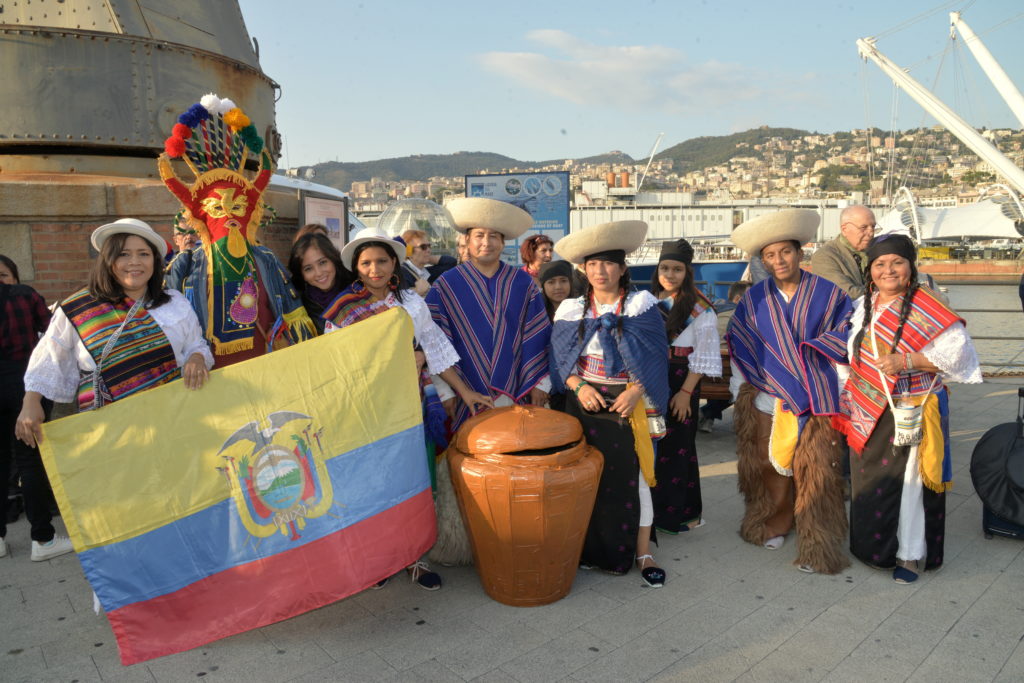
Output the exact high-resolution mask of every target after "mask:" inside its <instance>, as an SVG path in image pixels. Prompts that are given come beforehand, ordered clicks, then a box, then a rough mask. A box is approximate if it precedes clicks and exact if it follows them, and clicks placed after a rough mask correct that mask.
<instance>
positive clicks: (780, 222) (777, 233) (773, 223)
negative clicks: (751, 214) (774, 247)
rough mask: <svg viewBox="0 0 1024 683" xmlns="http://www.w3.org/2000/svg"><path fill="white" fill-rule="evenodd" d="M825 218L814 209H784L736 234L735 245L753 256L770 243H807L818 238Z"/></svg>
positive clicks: (752, 220) (746, 223)
mask: <svg viewBox="0 0 1024 683" xmlns="http://www.w3.org/2000/svg"><path fill="white" fill-rule="evenodd" d="M820 222H821V219H820V218H819V217H818V213H817V212H816V211H812V210H810V209H783V210H781V211H775V212H773V213H768V214H765V215H763V216H758V217H757V218H753V219H751V220H749V221H747V222H745V223H743V224H742V225H740V226H739V227H738V228H736V229H735V230H733V231H732V235H731V237H732V242H733V244H735V245H736V246H737V247H739V248H740V249H742V250H743V251H745V252H747V253H748V254H750V255H752V256H759V255H760V254H761V250H762V249H764V248H765V247H766V246H768V245H769V244H775V243H776V242H787V241H789V240H793V241H794V242H799V243H800V244H806V243H808V242H810V241H811V240H813V239H814V236H815V234H816V233H817V230H818V223H820Z"/></svg>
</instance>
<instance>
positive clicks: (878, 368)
mask: <svg viewBox="0 0 1024 683" xmlns="http://www.w3.org/2000/svg"><path fill="white" fill-rule="evenodd" d="M864 303H865V305H868V306H872V305H874V304H873V302H870V301H865V302H864ZM879 317H881V316H875V315H872V316H871V322H870V323H869V326H870V329H871V350H872V351H873V352H874V354H875V370H876V371H877V372H878V379H879V380H880V381H881V382H882V390H883V391H885V398H886V400H887V401H889V408H890V409H891V410H896V404H895V403H894V402H893V400H892V394H891V393H890V392H889V381H888V380H887V379H886V378H885V373H884V372H882V366H881V365H879V363H878V358H879V355H878V338H877V337H876V336H875V322H876V318H879ZM937 381H939V373H935V376H934V377H932V383H931V384H929V385H928V391H926V392H925V394H924V400H923V401H921V405H924V403H925V401H927V400H928V396H930V395H931V393H932V389H933V388H934V387H935V383H936V382H937Z"/></svg>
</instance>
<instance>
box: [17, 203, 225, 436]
mask: <svg viewBox="0 0 1024 683" xmlns="http://www.w3.org/2000/svg"><path fill="white" fill-rule="evenodd" d="M91 240H92V246H93V247H94V248H95V249H96V250H97V251H99V253H100V255H99V258H97V259H96V262H95V263H94V264H93V269H92V273H91V275H90V276H89V285H88V286H87V287H85V288H83V289H80V290H79V291H77V292H75V293H74V294H72V295H71V296H69V297H68V298H67V299H65V300H64V301H62V302H61V304H60V306H58V307H57V310H56V311H55V312H54V314H53V318H52V320H51V321H50V326H49V328H47V330H46V334H44V335H43V337H42V339H40V340H39V344H38V345H36V348H35V351H33V352H32V357H31V358H30V359H29V363H28V370H27V371H26V372H25V399H24V401H23V403H22V409H21V414H20V415H19V416H18V423H17V427H16V434H17V436H18V438H19V439H21V440H22V441H23V442H25V443H26V444H28V445H29V446H35V444H36V442H37V441H40V440H41V439H42V423H43V419H44V415H43V407H42V398H43V397H44V396H45V397H46V398H48V399H50V400H52V401H58V402H62V403H68V402H70V401H72V400H74V399H75V397H76V395H77V398H78V408H79V410H82V411H85V410H94V409H96V408H100V407H102V406H103V405H105V404H107V403H110V402H112V401H117V400H120V399H122V398H126V397H128V396H131V395H132V394H135V393H138V392H140V391H143V390H146V389H151V388H153V387H156V386H159V385H161V384H166V383H167V382H170V381H172V380H175V379H178V378H179V377H181V378H184V380H185V386H186V387H188V388H189V389H198V388H200V387H202V386H203V384H204V383H205V382H206V380H207V378H208V377H209V374H210V368H212V367H213V355H212V354H211V353H210V348H209V346H208V345H207V343H206V340H205V338H204V337H203V332H202V329H201V328H200V326H199V320H198V319H197V318H196V314H195V313H194V312H193V310H192V307H191V305H190V304H189V303H188V301H187V300H186V299H185V296H184V295H183V294H181V293H180V292H177V291H174V290H169V289H168V290H165V289H164V288H163V275H164V273H163V253H164V249H165V244H164V240H163V238H162V237H160V236H159V235H157V234H156V232H154V231H153V229H152V228H151V227H149V225H148V224H146V223H144V222H142V221H140V220H138V219H135V218H121V219H119V220H117V221H114V222H113V223H108V224H106V225H101V226H100V227H98V228H96V230H94V231H93V233H92V237H91Z"/></svg>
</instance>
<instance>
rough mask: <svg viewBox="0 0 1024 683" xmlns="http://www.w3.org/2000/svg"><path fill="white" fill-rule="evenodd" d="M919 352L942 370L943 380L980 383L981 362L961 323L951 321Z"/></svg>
mask: <svg viewBox="0 0 1024 683" xmlns="http://www.w3.org/2000/svg"><path fill="white" fill-rule="evenodd" d="M921 353H923V354H924V355H925V358H927V359H928V361H929V362H930V363H931V364H932V365H934V366H935V367H937V368H938V369H939V370H941V371H942V380H943V381H944V382H960V383H961V384H981V382H982V376H981V364H980V363H979V362H978V352H977V351H976V350H975V349H974V342H973V341H972V340H971V336H970V335H969V334H967V329H966V328H965V327H964V326H963V323H953V324H952V325H951V326H950V327H949V328H947V329H946V331H945V332H943V333H942V334H940V335H939V336H938V337H936V338H935V339H933V340H932V341H930V342H929V343H928V344H927V345H925V347H924V348H923V349H921Z"/></svg>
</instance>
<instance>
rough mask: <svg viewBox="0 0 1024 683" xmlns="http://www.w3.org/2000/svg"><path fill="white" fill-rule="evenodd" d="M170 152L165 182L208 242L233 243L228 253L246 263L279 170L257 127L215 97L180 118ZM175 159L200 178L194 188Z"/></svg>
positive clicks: (167, 144)
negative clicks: (250, 172) (253, 164)
mask: <svg viewBox="0 0 1024 683" xmlns="http://www.w3.org/2000/svg"><path fill="white" fill-rule="evenodd" d="M164 151H165V152H166V155H165V156H161V157H160V160H159V162H158V166H159V169H160V177H161V178H162V179H163V181H164V184H165V185H167V188H168V189H169V190H170V191H171V192H172V193H173V194H174V195H175V196H176V197H177V198H178V200H179V201H180V202H181V203H182V205H183V206H184V207H185V208H186V209H188V210H189V211H190V212H191V214H192V216H194V217H195V218H197V219H198V220H199V222H200V223H202V224H203V226H205V228H206V232H205V234H201V236H202V238H203V242H204V243H206V242H209V243H210V244H213V243H216V242H219V241H220V240H221V239H223V238H227V242H226V245H224V246H226V248H227V253H228V254H230V255H231V256H232V257H234V258H243V257H244V256H245V253H246V242H249V243H255V242H256V238H257V233H258V231H259V226H260V222H261V220H262V218H263V214H264V211H265V209H266V208H267V207H266V206H265V205H264V203H263V193H264V191H265V190H266V187H267V184H268V183H269V182H270V177H271V174H272V173H273V170H274V168H273V161H272V160H271V158H270V154H269V153H268V152H267V150H266V149H265V146H264V144H263V138H261V137H260V135H259V133H258V132H257V131H256V126H255V125H254V124H253V123H252V121H251V120H250V119H249V117H248V116H246V115H245V112H243V111H242V110H241V109H240V108H238V107H237V106H236V105H235V103H234V102H232V101H231V100H229V99H227V98H224V99H221V98H220V97H217V95H215V94H213V93H210V94H208V95H204V96H203V98H202V99H201V100H199V102H197V103H195V104H193V105H192V106H191V107H189V108H188V109H187V110H186V111H185V112H184V113H183V114H181V116H179V117H178V123H176V124H174V128H173V129H172V130H171V135H170V137H168V138H167V140H165V141H164ZM250 155H252V156H255V157H259V160H260V167H259V171H258V172H257V174H256V177H255V178H254V179H253V180H251V181H250V180H249V179H248V178H247V177H246V176H245V175H244V173H245V164H246V162H247V161H248V159H249V156H250ZM170 159H181V160H182V161H184V162H185V164H186V165H187V166H188V167H189V169H190V170H191V171H192V173H193V174H194V175H195V181H194V182H193V183H192V185H191V186H188V185H186V184H185V183H183V182H182V181H181V180H180V179H179V178H178V176H177V175H176V174H175V173H174V169H173V167H172V166H171V163H170ZM200 232H201V233H202V232H203V231H202V230H200Z"/></svg>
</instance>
